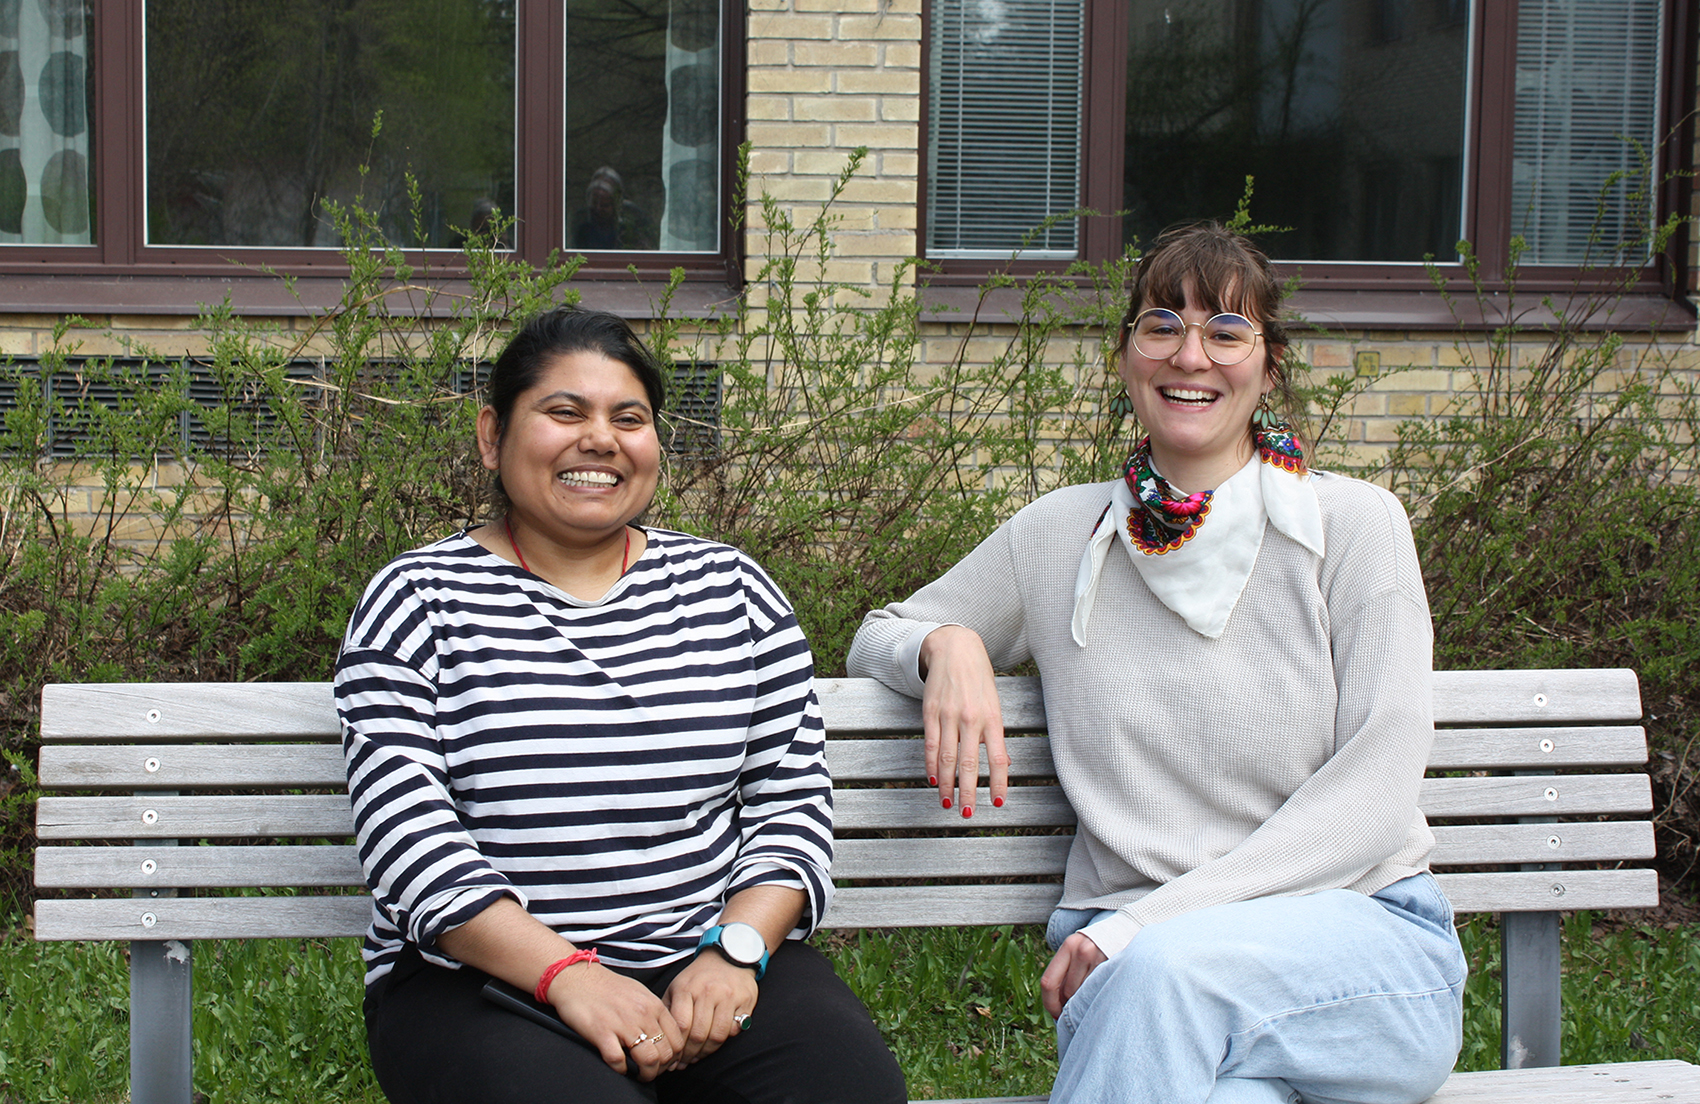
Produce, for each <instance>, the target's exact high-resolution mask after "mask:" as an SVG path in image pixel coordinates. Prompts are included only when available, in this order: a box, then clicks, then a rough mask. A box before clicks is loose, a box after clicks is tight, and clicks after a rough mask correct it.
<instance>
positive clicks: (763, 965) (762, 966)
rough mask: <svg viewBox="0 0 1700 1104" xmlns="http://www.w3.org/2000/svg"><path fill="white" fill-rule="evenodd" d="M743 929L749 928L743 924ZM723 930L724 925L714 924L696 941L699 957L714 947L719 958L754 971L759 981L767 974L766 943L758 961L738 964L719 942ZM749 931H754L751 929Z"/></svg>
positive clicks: (724, 928)
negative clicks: (719, 955)
mask: <svg viewBox="0 0 1700 1104" xmlns="http://www.w3.org/2000/svg"><path fill="white" fill-rule="evenodd" d="M744 927H749V925H748V924H745V925H744ZM725 930H726V925H725V924H716V925H714V927H712V928H709V929H708V930H707V931H705V932H703V933H702V938H701V939H699V940H697V954H699V955H700V954H702V952H703V951H705V950H707V949H708V948H709V947H714V948H715V949H717V950H718V951H719V952H720V954H721V956H722V957H724V958H725V959H726V961H727V962H730V963H732V964H733V965H734V966H748V967H749V968H750V969H752V970H754V971H755V972H756V980H757V981H760V980H761V979H762V977H763V975H765V974H766V973H767V959H768V950H767V944H766V943H763V944H762V949H761V958H760V959H758V960H756V961H755V962H740V961H738V960H737V959H735V958H733V957H732V956H731V955H730V954H727V953H726V946H725V944H724V943H722V942H721V936H722V934H723V933H724V932H725ZM751 930H752V931H754V929H753V928H752V929H751Z"/></svg>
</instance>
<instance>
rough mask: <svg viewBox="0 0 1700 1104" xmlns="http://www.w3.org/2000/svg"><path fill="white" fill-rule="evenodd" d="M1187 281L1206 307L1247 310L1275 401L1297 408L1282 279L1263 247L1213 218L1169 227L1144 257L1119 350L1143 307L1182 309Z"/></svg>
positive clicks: (1214, 310) (1236, 311)
mask: <svg viewBox="0 0 1700 1104" xmlns="http://www.w3.org/2000/svg"><path fill="white" fill-rule="evenodd" d="M1188 284H1191V285H1192V291H1193V294H1194V295H1196V296H1198V298H1199V303H1198V305H1199V306H1201V307H1203V308H1204V309H1205V310H1208V311H1210V312H1211V313H1212V314H1223V313H1232V314H1243V315H1245V316H1246V317H1248V318H1250V319H1251V321H1252V323H1253V324H1254V325H1256V327H1257V328H1258V329H1260V330H1262V331H1263V348H1264V358H1265V359H1264V369H1265V371H1267V372H1268V373H1269V378H1270V379H1271V380H1273V381H1274V382H1275V401H1276V402H1277V403H1278V404H1279V406H1281V407H1283V408H1285V412H1286V413H1287V414H1289V415H1291V414H1293V413H1296V411H1295V410H1294V409H1293V407H1294V403H1293V393H1292V373H1291V372H1290V371H1289V370H1288V367H1287V365H1286V363H1285V359H1284V353H1285V352H1286V347H1287V331H1286V329H1285V327H1283V326H1282V325H1281V283H1280V281H1279V280H1277V279H1276V278H1275V269H1274V267H1273V266H1271V265H1270V263H1269V258H1268V257H1267V256H1265V255H1264V253H1263V250H1261V249H1259V248H1257V246H1255V245H1253V244H1252V243H1251V239H1249V238H1247V237H1245V236H1244V235H1242V234H1236V233H1234V232H1233V231H1232V230H1229V229H1228V228H1227V227H1226V226H1223V225H1222V224H1221V223H1219V222H1217V221H1215V220H1214V219H1206V220H1204V221H1202V222H1187V223H1180V224H1178V225H1175V226H1171V227H1169V228H1168V229H1167V230H1164V231H1163V232H1162V233H1161V234H1158V235H1157V240H1156V241H1154V242H1152V243H1151V248H1150V249H1149V250H1147V251H1146V253H1145V255H1144V256H1143V257H1141V258H1140V260H1139V268H1138V269H1137V270H1136V271H1135V273H1134V276H1133V296H1132V298H1131V300H1130V301H1129V302H1128V307H1127V314H1126V315H1124V316H1123V317H1122V332H1121V340H1120V341H1119V342H1117V345H1116V348H1117V350H1118V352H1119V353H1120V354H1126V352H1127V343H1128V335H1129V333H1130V331H1129V329H1128V327H1129V326H1131V325H1132V324H1133V320H1134V319H1135V318H1137V317H1138V316H1139V313H1140V312H1141V311H1143V310H1146V309H1148V308H1150V307H1163V308H1166V309H1168V310H1172V311H1180V310H1182V309H1184V308H1185V307H1186V288H1187V285H1188Z"/></svg>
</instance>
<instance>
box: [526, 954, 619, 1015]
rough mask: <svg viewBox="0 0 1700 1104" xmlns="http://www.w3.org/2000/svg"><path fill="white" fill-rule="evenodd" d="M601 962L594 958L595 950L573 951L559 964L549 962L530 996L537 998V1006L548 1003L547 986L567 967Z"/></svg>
mask: <svg viewBox="0 0 1700 1104" xmlns="http://www.w3.org/2000/svg"><path fill="white" fill-rule="evenodd" d="M600 961H602V960H601V959H599V958H597V957H596V948H595V947H592V948H590V949H589V950H588V951H574V952H573V953H572V954H570V955H568V956H567V957H566V958H563V959H561V960H560V961H559V962H551V963H550V964H549V968H548V969H547V970H544V971H543V976H542V977H540V978H538V979H537V989H536V991H535V992H533V993H532V994H531V995H532V996H534V997H536V998H537V1003H538V1004H548V1003H549V986H550V985H552V984H553V983H554V981H555V977H556V975H558V974H559V973H560V972H561V971H562V970H565V969H566V968H567V967H568V966H577V965H578V964H579V963H581V962H590V963H596V962H600Z"/></svg>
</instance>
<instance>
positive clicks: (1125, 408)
mask: <svg viewBox="0 0 1700 1104" xmlns="http://www.w3.org/2000/svg"><path fill="white" fill-rule="evenodd" d="M1132 415H1133V400H1132V399H1130V398H1128V394H1127V388H1125V387H1124V388H1122V389H1121V390H1120V391H1117V392H1116V393H1115V395H1113V396H1112V397H1111V398H1110V416H1111V417H1112V418H1128V417H1132Z"/></svg>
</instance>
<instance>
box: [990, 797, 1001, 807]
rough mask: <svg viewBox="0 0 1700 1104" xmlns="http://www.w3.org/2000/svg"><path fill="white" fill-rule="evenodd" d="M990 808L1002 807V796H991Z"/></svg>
mask: <svg viewBox="0 0 1700 1104" xmlns="http://www.w3.org/2000/svg"><path fill="white" fill-rule="evenodd" d="M992 808H994V809H1001V808H1003V798H1001V797H994V798H992Z"/></svg>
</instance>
